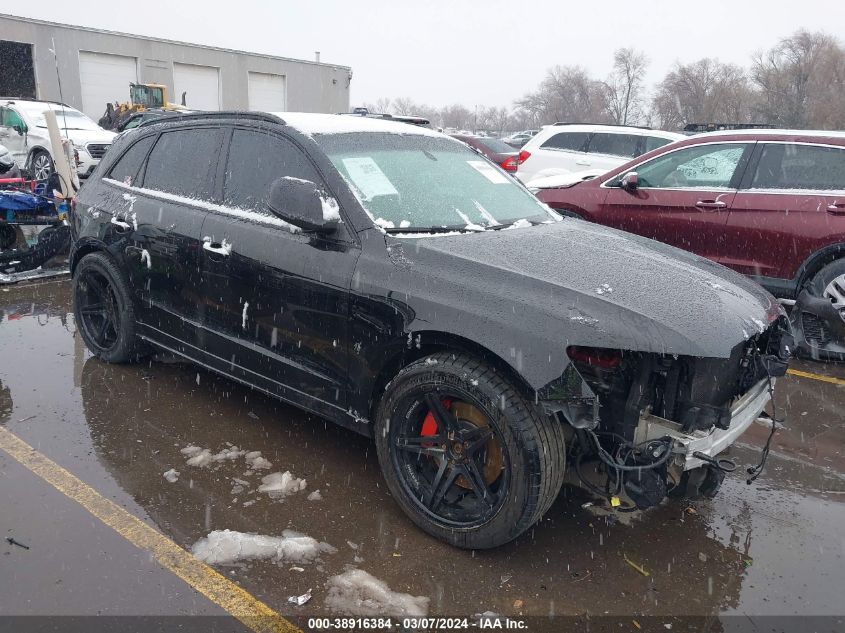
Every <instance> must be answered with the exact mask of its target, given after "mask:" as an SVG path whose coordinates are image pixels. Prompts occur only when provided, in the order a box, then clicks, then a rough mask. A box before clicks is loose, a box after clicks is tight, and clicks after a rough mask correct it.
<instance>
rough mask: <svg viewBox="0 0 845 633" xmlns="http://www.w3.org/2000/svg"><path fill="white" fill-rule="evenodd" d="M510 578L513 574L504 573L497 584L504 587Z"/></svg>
mask: <svg viewBox="0 0 845 633" xmlns="http://www.w3.org/2000/svg"><path fill="white" fill-rule="evenodd" d="M511 578H513V576H512V575H511V574H506V575H504V576H502V577H501V582H500V583H499V586H500V587H504V586H505V584H507V583H508V582H509V581H510V579H511Z"/></svg>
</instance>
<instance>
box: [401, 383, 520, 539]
mask: <svg viewBox="0 0 845 633" xmlns="http://www.w3.org/2000/svg"><path fill="white" fill-rule="evenodd" d="M468 400H469V398H468V396H467V395H466V394H462V393H457V390H455V389H439V390H437V391H429V392H426V393H417V394H414V395H409V396H408V397H406V398H404V399H403V402H402V403H400V404H399V406H398V407H397V412H400V411H401V412H403V413H401V414H400V416H397V418H398V419H397V418H394V420H395V421H396V422H397V423H395V424H393V425H392V428H391V430H390V442H391V444H392V445H393V446H394V447H395V449H396V450H394V451H392V454H391V457H392V460H393V467H394V468H395V470H396V472H397V473H398V474H399V476H400V481H401V485H402V486H403V488H404V489H405V492H406V493H407V494H408V495H409V496H410V497H411V498H413V499H414V500H415V501H416V502H417V504H418V505H419V509H420V510H421V511H423V512H425V513H427V514H429V515H430V516H431V517H432V519H433V520H435V521H437V522H438V523H442V524H443V525H450V526H454V527H458V528H471V527H477V526H479V525H483V524H484V523H486V522H487V521H489V520H490V518H491V517H492V516H493V515H494V514H495V513H496V512H498V511H499V509H500V508H501V506H502V502H503V501H504V499H505V497H506V495H507V492H508V484H509V483H510V462H509V459H508V455H507V451H506V450H505V449H503V442H502V439H501V436H500V434H499V433H498V431H497V430H496V429H495V427H493V426H492V425H491V423H490V420H489V419H488V418H487V416H486V415H485V414H484V413H483V412H482V410H481V409H480V408H479V407H478V405H477V404H475V403H473V402H471V401H468Z"/></svg>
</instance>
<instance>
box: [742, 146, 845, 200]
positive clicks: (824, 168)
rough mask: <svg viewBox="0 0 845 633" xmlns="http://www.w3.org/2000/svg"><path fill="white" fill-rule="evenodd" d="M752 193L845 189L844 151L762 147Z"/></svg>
mask: <svg viewBox="0 0 845 633" xmlns="http://www.w3.org/2000/svg"><path fill="white" fill-rule="evenodd" d="M751 188H752V189H820V190H843V189H845V149H840V148H836V147H821V146H818V145H791V144H786V143H784V144H780V143H766V144H763V153H762V154H761V155H760V162H759V163H758V164H757V170H756V171H755V172H754V178H753V180H752V181H751Z"/></svg>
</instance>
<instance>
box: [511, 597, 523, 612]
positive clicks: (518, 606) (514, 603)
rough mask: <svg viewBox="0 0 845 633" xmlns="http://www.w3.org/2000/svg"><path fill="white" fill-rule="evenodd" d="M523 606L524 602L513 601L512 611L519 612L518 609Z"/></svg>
mask: <svg viewBox="0 0 845 633" xmlns="http://www.w3.org/2000/svg"><path fill="white" fill-rule="evenodd" d="M523 606H525V602H524V601H522V600H519V599H517V600H514V601H513V608H514V609H517V610H519V609H521V608H522V607H523Z"/></svg>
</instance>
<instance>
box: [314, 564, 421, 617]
mask: <svg viewBox="0 0 845 633" xmlns="http://www.w3.org/2000/svg"><path fill="white" fill-rule="evenodd" d="M326 586H327V588H328V594H327V595H326V602H325V605H326V607H327V608H328V609H330V610H332V611H338V612H341V613H347V614H350V615H359V616H382V617H384V616H391V617H405V616H412V617H413V616H420V617H423V616H425V615H427V614H428V603H429V599H428V598H427V597H425V596H412V595H411V594H407V593H399V592H396V591H392V590H391V589H390V588H389V587H388V586H387V583H385V582H384V581H383V580H379V579H378V578H376V577H375V576H372V575H370V574H368V573H367V572H365V571H364V570H362V569H349V570H347V571H345V572H343V573H342V574H340V575H338V576H332V577H331V578H329V581H328V583H327V584H326Z"/></svg>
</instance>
